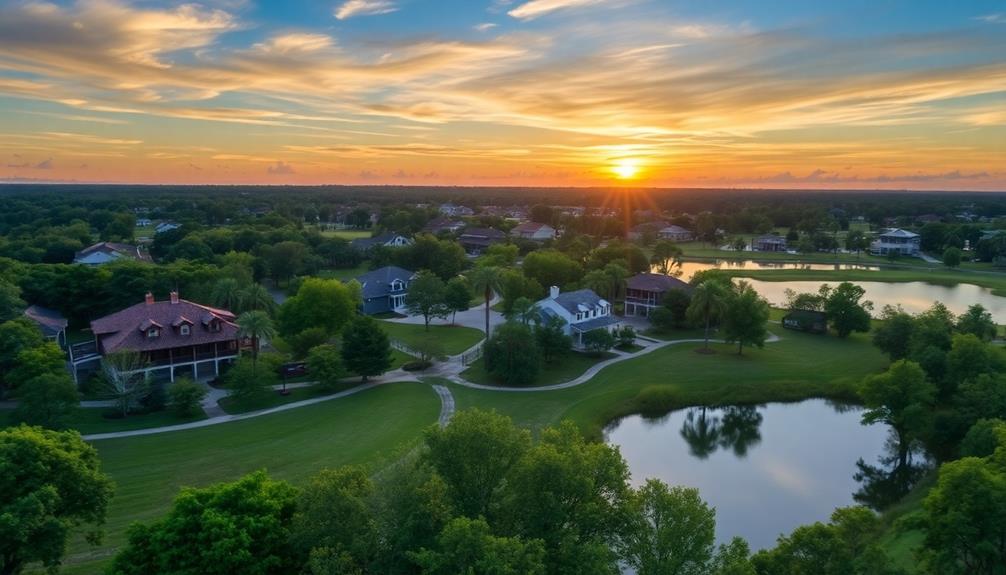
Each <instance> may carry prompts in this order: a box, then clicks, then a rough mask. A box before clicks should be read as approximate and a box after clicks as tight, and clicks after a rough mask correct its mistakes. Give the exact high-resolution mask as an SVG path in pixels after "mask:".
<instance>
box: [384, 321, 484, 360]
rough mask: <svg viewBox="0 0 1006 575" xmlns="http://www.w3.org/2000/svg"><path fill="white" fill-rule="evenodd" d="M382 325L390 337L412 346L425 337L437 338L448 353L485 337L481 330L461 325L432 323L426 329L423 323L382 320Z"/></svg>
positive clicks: (455, 352) (452, 352) (463, 348)
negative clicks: (428, 328) (427, 329)
mask: <svg viewBox="0 0 1006 575" xmlns="http://www.w3.org/2000/svg"><path fill="white" fill-rule="evenodd" d="M381 327H383V328H384V331H385V332H386V333H387V334H388V337H390V338H392V339H397V340H398V341H400V342H402V343H404V344H405V345H408V346H410V347H411V346H413V345H415V344H416V342H419V341H422V340H423V339H424V338H427V337H432V338H435V339H436V340H437V341H439V342H440V344H441V345H443V346H444V353H446V354H447V355H457V354H459V353H461V352H463V351H465V350H466V349H468V348H470V347H472V346H473V345H475V344H476V343H478V342H480V341H482V337H483V336H482V331H481V330H477V329H474V328H470V327H463V326H460V325H431V326H430V330H429V331H426V327H425V326H423V325H422V324H412V323H394V322H390V321H382V322H381Z"/></svg>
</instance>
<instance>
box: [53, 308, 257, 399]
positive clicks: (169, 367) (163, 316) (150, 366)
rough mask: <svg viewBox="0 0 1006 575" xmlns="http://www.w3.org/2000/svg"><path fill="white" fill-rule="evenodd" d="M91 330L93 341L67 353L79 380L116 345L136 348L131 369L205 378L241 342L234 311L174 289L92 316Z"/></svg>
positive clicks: (172, 377)
mask: <svg viewBox="0 0 1006 575" xmlns="http://www.w3.org/2000/svg"><path fill="white" fill-rule="evenodd" d="M91 331H92V332H93V333H94V342H93V343H90V344H89V345H85V346H80V345H78V346H74V348H75V349H74V352H73V353H72V355H71V357H72V358H73V359H72V362H73V375H74V379H75V380H76V381H78V382H79V381H81V380H82V377H83V375H84V374H85V373H88V372H92V371H95V370H96V369H97V368H98V366H99V363H100V360H101V358H102V357H104V356H107V355H109V354H112V353H115V352H119V351H130V352H137V353H139V354H140V355H141V358H142V367H141V368H140V369H138V370H135V371H142V372H143V373H144V374H146V375H148V376H152V377H157V378H163V379H168V380H170V381H174V380H175V378H177V377H181V376H188V377H191V378H193V379H206V378H210V377H213V376H217V375H220V364H221V363H223V364H224V365H227V364H229V363H231V362H233V361H234V360H235V359H237V356H238V351H239V348H240V347H241V342H240V341H239V337H238V326H237V324H236V323H235V317H234V314H232V313H231V312H229V311H227V310H222V309H217V308H212V307H209V306H205V305H202V304H198V303H195V302H190V301H186V300H183V299H180V298H179V297H178V292H171V295H170V298H169V299H168V300H166V301H155V300H154V296H153V294H150V293H148V294H147V295H146V298H145V300H144V301H143V302H142V303H138V304H136V305H134V306H131V307H127V308H126V309H124V310H122V311H118V312H116V313H113V314H111V315H107V316H105V317H102V318H99V319H96V320H94V321H92V322H91ZM248 343H249V344H250V342H248Z"/></svg>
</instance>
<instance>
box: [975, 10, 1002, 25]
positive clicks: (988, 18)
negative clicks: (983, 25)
mask: <svg viewBox="0 0 1006 575" xmlns="http://www.w3.org/2000/svg"><path fill="white" fill-rule="evenodd" d="M975 20H981V21H982V22H988V23H989V24H1006V14H1002V13H999V14H986V15H984V16H977V17H976V18H975Z"/></svg>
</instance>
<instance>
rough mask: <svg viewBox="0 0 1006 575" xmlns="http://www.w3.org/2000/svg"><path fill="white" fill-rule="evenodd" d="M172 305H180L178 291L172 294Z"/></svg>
mask: <svg viewBox="0 0 1006 575" xmlns="http://www.w3.org/2000/svg"><path fill="white" fill-rule="evenodd" d="M171 303H172V304H176V303H178V292H177V291H172V292H171Z"/></svg>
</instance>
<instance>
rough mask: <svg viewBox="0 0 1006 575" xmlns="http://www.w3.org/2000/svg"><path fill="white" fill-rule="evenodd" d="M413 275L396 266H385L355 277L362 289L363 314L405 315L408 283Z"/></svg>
mask: <svg viewBox="0 0 1006 575" xmlns="http://www.w3.org/2000/svg"><path fill="white" fill-rule="evenodd" d="M415 275H416V274H414V273H412V272H410V271H409V270H407V269H402V268H400V267H398V266H385V267H383V268H378V269H376V270H374V271H372V272H367V273H365V274H363V275H361V276H359V277H357V278H356V281H358V282H360V286H362V288H363V308H362V311H363V313H365V314H367V315H373V314H376V313H387V312H396V313H405V299H406V296H407V294H408V291H409V282H410V281H412V277H413V276H415Z"/></svg>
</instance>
